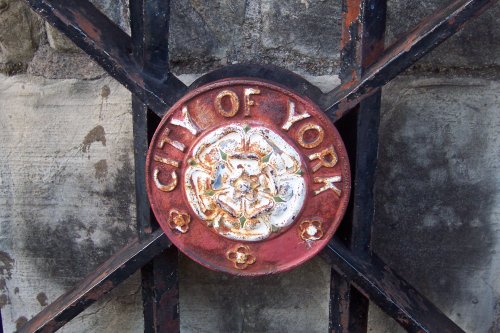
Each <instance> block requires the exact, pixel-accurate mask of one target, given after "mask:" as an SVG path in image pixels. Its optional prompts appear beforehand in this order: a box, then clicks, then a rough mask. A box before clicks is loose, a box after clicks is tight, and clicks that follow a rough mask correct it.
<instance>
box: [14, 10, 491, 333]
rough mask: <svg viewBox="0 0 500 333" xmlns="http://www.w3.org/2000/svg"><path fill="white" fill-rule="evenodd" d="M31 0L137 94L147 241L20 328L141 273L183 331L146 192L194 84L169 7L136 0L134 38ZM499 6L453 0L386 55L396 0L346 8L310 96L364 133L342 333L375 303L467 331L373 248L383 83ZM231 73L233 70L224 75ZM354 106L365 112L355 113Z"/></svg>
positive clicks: (157, 304) (139, 183) (328, 253)
mask: <svg viewBox="0 0 500 333" xmlns="http://www.w3.org/2000/svg"><path fill="white" fill-rule="evenodd" d="M25 1H26V2H27V3H28V5H29V6H31V8H33V9H34V10H35V11H36V12H38V13H39V14H40V15H41V16H42V17H43V18H45V19H46V20H47V21H48V22H49V23H50V24H52V25H53V26H54V27H56V28H57V29H59V30H60V31H61V32H62V33H64V34H65V35H66V36H68V37H69V38H70V39H71V40H72V41H73V42H74V43H75V44H76V45H78V46H79V47H80V48H82V49H83V50H84V51H85V52H86V53H88V54H89V55H90V56H91V57H92V58H93V59H94V60H95V61H96V62H97V63H98V64H100V65H101V66H102V67H103V68H104V69H105V70H106V71H107V72H108V73H109V75H111V76H112V77H113V78H115V79H116V80H117V81H119V82H120V83H122V84H123V85H124V86H125V87H127V88H128V89H129V90H130V91H131V92H132V94H133V101H132V104H133V113H134V114H133V116H134V141H135V149H136V154H135V161H136V192H137V207H138V208H137V220H138V234H139V237H138V238H137V240H135V241H134V242H132V243H129V244H128V245H127V246H125V247H124V248H123V249H121V250H120V251H119V252H117V253H116V254H115V255H113V256H112V257H111V258H110V259H108V260H107V261H106V262H105V263H103V264H102V265H101V266H99V267H98V268H97V269H96V270H95V271H94V272H93V273H91V274H90V275H89V276H87V277H86V278H85V279H84V280H83V281H82V282H80V283H79V284H78V285H77V286H76V287H75V288H73V289H72V290H71V291H69V292H67V293H65V294H64V295H62V296H61V297H60V298H58V299H57V300H56V301H54V302H53V303H52V304H50V305H49V306H47V307H46V308H45V309H44V310H42V311H41V312H40V313H39V314H37V315H36V316H35V317H34V318H32V319H31V320H30V321H29V322H28V323H27V324H26V325H25V326H24V327H23V328H21V329H20V332H54V331H56V330H57V329H59V328H60V327H62V326H63V325H64V324H66V323H67V322H68V321H70V320H71V319H72V318H74V317H76V316H77V315H78V314H79V313H81V312H82V311H83V310H84V309H86V308H87V307H88V306H90V305H91V304H92V303H94V302H95V301H96V300H97V299H99V298H100V297H101V296H102V295H104V294H106V293H107V292H109V291H110V290H112V289H113V288H114V287H116V286H117V285H118V284H120V283H121V282H123V281H124V280H125V279H127V278H128V277H129V276H130V275H132V274H133V273H134V272H136V271H137V270H138V269H142V276H143V299H144V315H145V331H146V332H177V331H179V313H178V286H177V283H178V281H177V263H176V261H177V250H176V249H175V248H174V247H173V246H172V244H171V243H170V241H169V240H168V239H167V237H166V236H165V235H164V234H163V232H162V231H161V230H160V229H158V228H157V225H156V223H155V221H154V218H153V217H152V216H151V215H150V211H149V205H148V202H147V196H146V193H145V186H144V184H145V182H144V161H145V152H146V151H147V146H148V137H150V135H151V132H152V131H154V129H155V126H156V124H157V123H158V120H159V117H161V116H162V115H163V114H164V113H165V112H166V110H167V109H168V108H169V107H170V106H171V105H172V104H173V103H175V101H176V100H177V99H179V98H180V97H181V96H182V95H183V94H184V93H185V92H186V91H187V89H188V87H186V86H185V85H184V84H183V83H182V82H181V81H180V80H179V79H177V78H176V77H175V76H174V75H173V74H172V73H171V72H170V71H169V66H168V25H169V8H170V7H169V6H170V3H169V0H130V11H131V30H132V36H129V35H127V34H126V33H125V32H123V31H122V30H121V29H120V28H119V27H118V26H117V25H116V24H114V23H113V22H112V21H111V20H110V19H109V18H108V17H107V16H105V15H104V14H102V13H101V12H100V11H99V10H98V9H96V8H95V7H94V6H93V5H92V4H91V3H90V2H89V1H88V0H65V1H64V2H62V1H59V0H25ZM495 2H496V0H457V1H454V2H452V3H451V4H450V5H448V6H446V7H444V8H443V9H441V10H440V11H437V12H436V13H435V14H434V15H433V16H431V17H429V18H427V19H426V20H424V21H423V22H421V23H420V24H419V25H418V26H417V27H416V28H415V29H414V30H413V31H411V32H410V33H408V34H407V35H406V36H405V37H403V38H401V39H400V40H398V41H396V42H395V43H394V44H393V45H391V46H389V47H388V48H386V49H384V40H383V36H384V31H385V11H386V3H385V0H344V2H343V25H342V45H341V46H342V47H341V49H342V52H341V60H342V66H341V72H340V77H341V84H340V85H339V86H338V87H336V88H335V89H333V90H332V91H330V92H328V93H325V94H323V93H321V92H319V90H315V89H310V90H311V92H310V94H309V96H312V98H313V99H314V100H315V101H316V102H317V103H318V104H319V105H320V107H322V109H323V110H324V111H325V112H326V114H327V115H328V116H329V117H330V119H331V120H332V121H334V122H336V125H337V126H338V127H340V130H341V132H342V126H346V124H347V125H350V126H352V125H353V124H354V126H355V128H356V129H357V131H354V133H355V137H354V138H353V140H352V142H353V144H352V145H353V147H348V149H349V150H350V151H354V152H356V154H355V156H353V157H352V161H351V162H354V163H353V164H354V168H355V172H354V173H353V175H354V190H353V191H352V192H353V193H352V196H353V198H351V204H352V207H351V211H350V213H349V214H348V215H347V216H346V219H349V223H348V224H347V225H348V227H347V228H345V229H346V230H341V231H340V232H339V236H337V237H335V238H334V239H333V240H332V241H331V242H330V243H329V244H328V246H327V247H326V248H325V249H324V250H323V251H322V253H321V256H322V257H323V258H324V259H325V260H326V261H327V262H328V263H329V264H330V265H331V266H332V284H331V309H330V317H331V318H330V331H331V332H338V333H341V332H365V331H366V320H367V309H368V300H370V301H372V302H374V303H375V304H377V305H378V306H380V308H381V309H382V310H383V311H385V312H386V313H387V314H388V315H390V316H391V317H393V318H394V319H395V320H396V321H397V322H398V323H399V324H400V325H401V326H403V327H404V328H405V329H407V330H408V331H409V332H432V333H446V332H463V331H462V330H461V329H460V328H459V327H458V326H457V325H456V324H455V323H453V322H452V321H451V320H450V319H449V318H447V317H446V316H445V315H444V314H443V313H442V312H441V311H440V310H439V309H438V308H437V307H436V306H434V305H433V304H432V303H431V302H430V301H429V300H427V298H425V297H424V296H423V295H421V294H420V293H419V292H418V291H417V290H415V289H414V288H413V287H412V286H411V285H409V284H408V283H407V282H406V281H405V280H404V279H403V278H401V277H400V276H399V275H398V274H397V273H395V272H394V271H393V270H392V269H391V268H390V267H388V266H387V265H386V264H384V262H383V261H382V260H381V259H380V258H379V257H378V256H377V255H376V254H374V253H372V251H371V246H370V243H371V226H372V222H373V184H374V172H375V166H376V155H377V146H378V133H377V132H378V119H379V109H380V88H381V87H382V86H383V85H384V84H386V83H387V82H389V81H390V80H392V79H393V78H394V77H395V76H397V75H398V74H399V73H401V72H403V71H404V70H405V69H407V68H408V67H410V66H411V65H412V64H414V63H415V62H416V61H417V60H419V59H420V58H421V57H422V56H424V55H425V54H427V53H428V52H430V51H431V50H432V49H433V48H434V47H436V46H437V45H439V44H440V43H442V42H443V41H444V40H446V39H447V38H448V37H450V36H451V35H453V34H454V33H455V32H457V31H458V30H460V29H461V28H462V27H463V25H464V23H465V22H467V21H468V20H469V19H471V18H473V17H475V16H477V15H479V14H480V13H481V12H483V11H484V10H486V9H487V8H488V7H489V6H491V5H493V4H494V3H495ZM236 72H237V70H236ZM228 73H229V74H230V73H231V70H230V69H229V70H227V71H226V72H224V71H222V72H220V73H219V75H224V74H226V75H227V74H228ZM246 73H247V74H248V75H250V76H255V77H266V78H270V79H273V78H274V76H276V75H277V74H276V72H275V71H273V70H272V69H269V68H266V67H259V68H258V70H254V72H252V70H248V71H247V72H246ZM279 79H280V80H282V81H286V83H289V85H292V86H293V84H294V82H298V81H294V79H293V77H283V76H280V78H279ZM280 80H277V81H280ZM353 110H355V111H357V112H353V113H349V112H350V111H353ZM343 122H344V123H343ZM344 141H347V142H346V143H347V144H348V145H349V143H348V142H349V140H346V138H344ZM343 224H344V225H345V224H346V223H343ZM346 240H347V242H346Z"/></svg>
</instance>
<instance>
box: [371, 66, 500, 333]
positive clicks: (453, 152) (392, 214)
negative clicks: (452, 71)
mask: <svg viewBox="0 0 500 333" xmlns="http://www.w3.org/2000/svg"><path fill="white" fill-rule="evenodd" d="M499 91H500V75H493V74H492V73H489V74H488V75H487V76H483V75H480V74H477V75H475V76H474V77H471V76H453V77H451V76H432V77H429V76H427V77H421V76H420V77H419V76H403V77H401V78H399V79H398V80H396V81H394V82H393V83H391V84H389V85H388V86H387V88H386V89H385V90H384V91H383V96H384V97H383V112H382V118H381V128H380V133H381V138H380V155H379V168H378V174H377V185H376V220H377V223H376V224H375V227H374V248H375V251H377V253H379V254H380V255H381V256H382V257H383V258H384V259H385V260H386V261H387V262H388V263H390V264H391V265H392V267H394V268H396V269H397V271H398V272H399V273H400V274H401V275H402V276H404V277H405V278H406V279H408V280H409V281H410V282H411V283H412V284H414V285H415V286H416V287H417V288H418V289H419V290H420V291H421V292H422V293H423V294H424V295H426V296H428V297H429V298H430V299H431V300H433V301H435V302H436V304H437V305H438V306H439V307H440V308H441V309H442V310H443V311H444V312H445V313H447V314H448V315H450V317H451V318H452V319H453V320H454V321H456V322H457V324H458V325H460V326H461V327H462V328H463V329H465V330H466V331H467V332H474V333H475V332H484V333H486V332H488V333H493V332H499V331H500V319H499V312H498V308H499V304H500V279H498V277H499V276H500V256H499V255H498V254H499V253H500V242H499V241H498V240H499V239H500V173H499V172H498V170H499V169H500V159H499V157H500V95H499V94H498V93H499ZM384 322H385V319H384V320H377V319H375V318H374V319H373V323H374V324H376V325H378V326H377V329H376V330H374V332H382V328H381V327H384V325H385V324H384ZM379 329H380V330H379ZM388 332H389V331H388ZM391 332H392V331H391Z"/></svg>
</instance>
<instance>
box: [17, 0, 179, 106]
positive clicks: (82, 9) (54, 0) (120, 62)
mask: <svg viewBox="0 0 500 333" xmlns="http://www.w3.org/2000/svg"><path fill="white" fill-rule="evenodd" d="M25 1H26V2H27V3H28V5H29V6H31V8H32V9H33V10H35V11H36V12H37V13H38V14H40V15H41V16H42V17H43V18H44V19H46V20H47V21H48V22H49V23H50V24H52V25H53V26H54V27H55V28H57V29H58V30H60V31H61V32H62V33H63V34H65V35H66V36H67V37H68V38H69V39H71V40H72V41H73V42H74V43H75V44H76V45H77V46H79V47H80V48H81V49H82V50H83V51H85V52H86V53H87V54H89V55H90V56H91V57H92V58H93V59H94V60H95V61H96V62H97V63H98V64H99V65H101V66H102V68H104V70H105V71H106V72H108V74H109V75H111V76H112V77H113V78H115V79H116V80H117V81H118V82H120V83H121V84H123V85H124V86H125V87H127V89H129V90H130V91H131V92H132V93H133V94H134V95H136V96H137V97H138V98H139V99H141V101H143V102H144V103H145V104H147V105H148V106H149V107H150V108H151V109H152V110H153V111H154V112H155V113H157V114H158V115H159V116H162V115H163V114H164V113H165V112H166V110H167V109H168V108H169V107H170V106H171V105H172V104H174V103H175V102H176V101H177V99H179V98H180V97H181V96H182V95H183V94H184V93H185V91H186V86H185V85H184V84H183V83H182V82H181V81H180V80H179V79H177V78H176V77H175V76H174V75H173V74H171V73H164V75H162V76H161V77H160V78H158V77H155V76H154V75H152V74H150V73H149V72H148V71H143V70H142V67H141V65H140V64H139V63H138V62H137V61H136V59H135V57H134V54H133V48H132V40H131V37H130V36H129V35H127V34H126V33H125V32H124V31H123V30H121V29H120V28H119V27H118V26H117V25H116V24H115V23H113V22H112V21H111V20H110V19H109V18H108V17H107V16H106V15H104V14H103V13H101V12H100V11H99V10H98V9H97V8H96V7H94V5H92V4H91V3H90V2H89V1H88V0H65V1H60V0H25Z"/></svg>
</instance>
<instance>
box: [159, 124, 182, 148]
mask: <svg viewBox="0 0 500 333" xmlns="http://www.w3.org/2000/svg"><path fill="white" fill-rule="evenodd" d="M169 133H170V128H165V131H163V136H162V137H161V139H160V141H158V148H160V149H162V148H163V146H164V145H165V143H168V144H170V145H172V146H173V147H174V148H176V149H178V150H180V151H182V152H183V151H184V149H186V146H185V145H184V144H183V143H181V142H179V141H175V140H172V139H170V138H169V137H168V134H169Z"/></svg>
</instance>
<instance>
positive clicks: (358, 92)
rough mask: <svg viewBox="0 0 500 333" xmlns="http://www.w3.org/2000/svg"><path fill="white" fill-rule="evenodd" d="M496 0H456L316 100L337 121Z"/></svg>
mask: <svg viewBox="0 0 500 333" xmlns="http://www.w3.org/2000/svg"><path fill="white" fill-rule="evenodd" d="M496 2H497V0H457V1H454V2H453V3H451V4H450V5H448V6H447V7H445V8H443V9H442V10H440V11H438V12H437V13H436V14H435V15H433V16H431V17H430V18H428V19H426V20H424V21H423V22H422V23H420V24H419V25H418V26H417V27H416V28H415V29H414V30H413V31H412V32H410V33H409V34H408V35H406V36H404V37H402V38H400V39H399V40H398V41H397V42H395V43H394V44H393V45H392V46H390V47H389V48H388V49H387V51H386V52H384V54H383V55H382V56H381V57H380V59H379V60H378V61H376V62H375V63H374V64H373V65H372V66H370V67H369V68H368V70H367V71H366V73H365V74H364V75H363V76H362V77H361V78H360V79H359V80H355V81H351V82H346V83H345V84H342V85H340V86H338V87H337V88H335V89H334V90H332V91H330V92H329V93H327V94H325V95H323V98H322V100H321V102H320V105H321V106H322V108H323V110H325V112H326V113H327V114H328V116H329V117H330V119H332V121H337V120H338V119H340V118H341V117H342V116H343V115H344V114H346V113H347V112H349V111H350V110H351V109H352V108H353V107H354V106H355V105H356V104H358V103H359V102H360V101H361V100H362V99H364V98H365V97H367V96H369V95H371V94H373V93H374V92H376V91H377V90H378V89H380V88H381V87H382V86H383V85H384V84H386V83H387V82H389V81H390V80H392V79H393V78H394V77H396V76H397V75H398V74H400V73H401V72H403V71H404V70H405V69H407V68H408V67H410V66H411V65H413V64H414V63H415V62H416V61H417V60H419V59H420V58H422V57H423V56H424V55H426V54H427V53H429V52H430V51H431V50H432V49H434V48H435V47H436V46H438V45H439V44H441V43H442V42H444V41H445V40H446V39H447V38H448V37H450V36H452V35H453V34H454V33H456V32H457V31H459V30H460V29H462V27H463V26H464V24H465V23H466V22H467V21H468V20H469V19H471V18H473V17H475V16H478V15H479V14H481V13H482V12H483V11H484V10H486V9H487V8H488V7H490V6H491V5H493V4H494V3H496Z"/></svg>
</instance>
